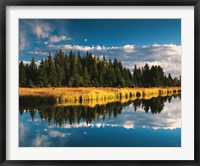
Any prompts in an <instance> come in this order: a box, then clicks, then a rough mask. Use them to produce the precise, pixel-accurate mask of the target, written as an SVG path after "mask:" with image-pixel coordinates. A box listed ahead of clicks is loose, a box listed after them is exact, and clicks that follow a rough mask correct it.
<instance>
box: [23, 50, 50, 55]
mask: <svg viewBox="0 0 200 166" xmlns="http://www.w3.org/2000/svg"><path fill="white" fill-rule="evenodd" d="M27 54H29V55H41V56H48V55H49V54H48V53H47V52H42V51H28V52H27Z"/></svg>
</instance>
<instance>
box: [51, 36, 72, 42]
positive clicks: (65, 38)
mask: <svg viewBox="0 0 200 166" xmlns="http://www.w3.org/2000/svg"><path fill="white" fill-rule="evenodd" d="M49 40H50V42H52V43H56V42H60V41H65V40H71V38H69V37H67V36H64V35H62V36H51V37H50V38H49Z"/></svg>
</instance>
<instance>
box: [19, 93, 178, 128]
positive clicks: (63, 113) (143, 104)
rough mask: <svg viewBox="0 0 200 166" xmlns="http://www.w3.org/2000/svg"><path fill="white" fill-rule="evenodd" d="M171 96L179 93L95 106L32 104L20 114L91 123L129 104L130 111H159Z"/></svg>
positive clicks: (115, 115)
mask: <svg viewBox="0 0 200 166" xmlns="http://www.w3.org/2000/svg"><path fill="white" fill-rule="evenodd" d="M172 97H173V98H177V97H178V98H180V97H181V96H180V94H178V95H173V96H166V97H157V98H152V99H150V100H145V99H137V100H134V101H128V102H126V103H121V102H115V103H108V104H105V105H96V106H95V107H87V106H66V107H62V106H47V105H43V106H33V107H26V106H21V107H20V115H21V116H22V115H23V113H24V112H29V113H30V116H31V118H32V120H34V119H35V115H36V112H38V113H39V115H40V119H41V120H46V121H48V124H49V125H51V123H55V124H56V125H59V126H62V125H63V124H66V123H69V124H70V125H72V124H74V123H78V124H80V122H81V121H83V122H86V124H87V125H88V124H91V123H92V121H96V120H97V119H99V118H102V119H103V121H105V119H106V117H108V118H109V119H110V118H111V117H112V116H113V117H114V118H115V117H117V116H118V115H120V114H121V113H122V110H123V108H125V107H127V106H130V105H131V107H132V109H131V110H132V111H137V110H138V109H140V108H142V109H143V110H144V111H145V112H146V113H148V112H151V113H152V114H156V113H160V112H161V111H163V108H164V105H165V103H166V102H168V103H170V102H171V100H172Z"/></svg>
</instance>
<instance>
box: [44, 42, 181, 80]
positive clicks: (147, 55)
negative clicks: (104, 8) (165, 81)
mask: <svg viewBox="0 0 200 166" xmlns="http://www.w3.org/2000/svg"><path fill="white" fill-rule="evenodd" d="M47 49H48V51H49V50H52V51H55V50H58V49H62V50H63V51H69V50H75V51H77V50H79V51H83V52H86V51H91V52H92V54H93V55H97V56H99V57H102V55H103V56H105V57H106V58H107V59H109V58H111V59H114V58H116V59H118V60H119V61H121V62H122V64H123V65H124V67H127V68H129V69H131V70H132V69H133V68H134V65H135V64H136V65H137V66H139V67H141V66H144V65H145V64H146V63H148V64H149V65H150V66H152V65H160V66H161V67H162V68H163V69H164V72H165V73H166V74H168V73H171V75H172V76H173V77H174V76H179V75H181V46H178V45H174V44H154V45H142V46H135V45H129V44H127V45H124V46H118V47H116V46H111V47H105V46H100V45H96V46H83V45H47Z"/></svg>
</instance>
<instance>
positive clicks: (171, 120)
mask: <svg viewBox="0 0 200 166" xmlns="http://www.w3.org/2000/svg"><path fill="white" fill-rule="evenodd" d="M180 99H181V96H180V95H173V96H168V97H158V98H152V99H150V100H145V99H141V100H139V99H137V100H134V101H128V102H126V103H121V102H116V103H108V104H105V105H96V106H95V107H87V106H63V107H62V106H50V105H49V106H47V105H43V106H36V105H32V106H28V105H27V106H26V105H25V104H23V105H20V110H19V122H20V123H19V124H20V125H19V146H20V147H30V146H31V147H35V146H40V147H41V146H42V147H43V146H45V147H49V146H51V147H102V146H103V147H168V146H169V147H174V146H175V147H177V146H178V147H180V146H181V100H180ZM116 138H118V139H116ZM152 140H154V141H152Z"/></svg>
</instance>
